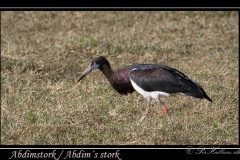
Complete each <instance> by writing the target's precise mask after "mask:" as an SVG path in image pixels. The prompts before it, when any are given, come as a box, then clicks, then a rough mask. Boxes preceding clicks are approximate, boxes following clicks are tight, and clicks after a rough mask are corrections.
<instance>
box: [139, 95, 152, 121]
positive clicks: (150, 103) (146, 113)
mask: <svg viewBox="0 0 240 160" xmlns="http://www.w3.org/2000/svg"><path fill="white" fill-rule="evenodd" d="M151 105H152V98H151V97H149V98H148V103H147V108H146V110H145V112H144V114H143V116H142V118H141V119H140V120H139V122H140V123H141V122H142V121H143V120H144V119H145V118H146V117H147V115H148V111H149V109H150V107H151Z"/></svg>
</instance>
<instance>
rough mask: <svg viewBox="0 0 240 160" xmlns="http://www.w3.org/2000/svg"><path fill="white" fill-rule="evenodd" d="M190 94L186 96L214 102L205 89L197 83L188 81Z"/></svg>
mask: <svg viewBox="0 0 240 160" xmlns="http://www.w3.org/2000/svg"><path fill="white" fill-rule="evenodd" d="M187 84H188V93H185V94H186V95H189V96H193V97H196V98H202V99H204V98H205V99H207V100H209V101H210V102H212V99H211V98H210V97H209V96H208V95H207V93H206V92H205V91H204V90H203V88H202V87H201V86H200V85H199V84H198V83H196V82H194V81H191V80H188V83H187Z"/></svg>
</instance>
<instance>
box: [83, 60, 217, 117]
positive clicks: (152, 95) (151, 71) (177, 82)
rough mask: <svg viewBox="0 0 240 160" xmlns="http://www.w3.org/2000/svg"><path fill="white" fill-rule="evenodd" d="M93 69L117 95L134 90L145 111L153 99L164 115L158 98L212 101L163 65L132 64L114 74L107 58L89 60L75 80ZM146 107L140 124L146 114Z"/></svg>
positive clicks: (186, 80)
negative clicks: (145, 102)
mask: <svg viewBox="0 0 240 160" xmlns="http://www.w3.org/2000/svg"><path fill="white" fill-rule="evenodd" d="M95 69H100V70H101V71H102V72H103V74H104V75H105V76H106V77H107V79H108V81H109V82H110V83H111V85H112V87H113V88H114V89H115V90H116V91H117V92H118V93H120V94H125V95H126V94H128V93H132V92H134V91H135V90H136V91H137V92H138V93H140V94H141V95H143V96H144V97H145V98H146V99H147V100H148V108H149V107H150V106H151V101H152V99H154V100H156V101H158V102H160V103H161V104H162V105H163V106H164V107H163V111H164V112H165V113H167V108H166V106H165V105H164V104H163V103H162V102H161V100H160V97H161V96H170V95H171V94H175V93H181V94H184V95H188V96H192V97H196V98H201V99H204V98H205V99H207V100H209V101H211V102H212V100H211V99H210V98H209V96H208V95H207V94H206V92H205V91H204V90H203V88H202V87H201V86H200V85H199V84H198V83H196V82H194V81H192V80H191V79H189V78H188V77H187V76H186V75H185V74H183V73H182V72H180V71H178V70H177V69H174V68H171V67H168V66H165V65H158V64H133V65H130V66H127V67H126V68H124V69H120V70H117V71H115V72H114V71H113V70H112V68H111V66H110V63H109V62H108V61H107V59H106V58H105V57H102V56H100V57H97V58H95V59H93V60H92V62H91V63H90V65H89V67H88V68H87V69H86V70H85V71H84V73H83V74H82V75H81V76H80V78H79V80H78V81H80V80H81V79H82V78H83V77H85V76H86V75H87V74H88V73H90V72H91V71H93V70H95ZM148 108H147V110H146V111H145V114H144V116H143V117H142V118H141V121H142V120H143V119H144V118H145V117H146V115H147V114H148Z"/></svg>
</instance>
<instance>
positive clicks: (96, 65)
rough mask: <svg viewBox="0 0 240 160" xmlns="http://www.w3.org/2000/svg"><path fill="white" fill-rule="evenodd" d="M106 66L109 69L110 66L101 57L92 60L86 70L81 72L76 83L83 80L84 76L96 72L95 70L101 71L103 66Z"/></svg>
mask: <svg viewBox="0 0 240 160" xmlns="http://www.w3.org/2000/svg"><path fill="white" fill-rule="evenodd" d="M104 65H107V66H109V67H110V64H109V62H108V60H107V59H106V58H105V57H103V56H99V57H96V58H94V59H93V60H92V61H91V62H90V64H89V65H88V67H87V69H86V70H85V71H83V72H82V74H81V75H80V77H79V79H78V81H77V82H79V81H80V80H81V79H83V78H84V77H85V76H86V75H88V74H89V73H91V72H92V71H94V70H96V69H100V70H102V69H103V66H104Z"/></svg>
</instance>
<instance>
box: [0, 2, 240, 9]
mask: <svg viewBox="0 0 240 160" xmlns="http://www.w3.org/2000/svg"><path fill="white" fill-rule="evenodd" d="M0 7H1V8H2V9H4V8H5V9H6V8H8V9H23V8H25V9H27V8H29V9H33V8H35V7H36V8H51V9H60V8H68V9H69V8H80V7H87V8H89V9H92V8H105V9H106V8H120V7H121V8H135V7H137V8H146V7H154V8H157V7H158V8H159V7H162V8H173V9H176V8H179V7H181V8H189V7H190V8H208V7H211V8H215V7H216V8H230V7H231V8H239V7H240V6H239V3H238V1H237V0H196V1H194V0H85V1H83V0H81V1H78V0H68V1H56V0H52V1H49V0H40V1H32V0H5V1H4V0H2V1H1V2H0Z"/></svg>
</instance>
